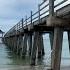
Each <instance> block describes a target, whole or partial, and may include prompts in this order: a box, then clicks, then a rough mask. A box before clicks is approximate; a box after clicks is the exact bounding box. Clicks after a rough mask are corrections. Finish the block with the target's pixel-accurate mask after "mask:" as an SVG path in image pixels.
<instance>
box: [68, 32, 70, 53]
mask: <svg viewBox="0 0 70 70" xmlns="http://www.w3.org/2000/svg"><path fill="white" fill-rule="evenodd" d="M68 43H69V52H70V31H68Z"/></svg>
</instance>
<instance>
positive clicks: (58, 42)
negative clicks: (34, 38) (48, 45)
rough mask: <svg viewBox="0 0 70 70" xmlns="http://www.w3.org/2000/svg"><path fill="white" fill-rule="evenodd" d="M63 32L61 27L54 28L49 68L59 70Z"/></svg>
mask: <svg viewBox="0 0 70 70" xmlns="http://www.w3.org/2000/svg"><path fill="white" fill-rule="evenodd" d="M62 39H63V32H62V29H61V28H58V27H56V28H54V40H53V51H52V53H51V69H52V70H60V64H61V51H62Z"/></svg>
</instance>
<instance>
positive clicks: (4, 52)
mask: <svg viewBox="0 0 70 70" xmlns="http://www.w3.org/2000/svg"><path fill="white" fill-rule="evenodd" d="M46 37H47V38H45V37H44V46H45V56H44V57H43V58H42V59H41V60H38V59H37V60H36V61H37V62H36V66H33V67H32V66H30V58H29V57H28V56H27V57H26V59H22V58H21V57H19V56H17V55H15V54H14V53H12V52H11V51H10V50H9V49H8V48H7V46H6V45H4V44H0V70H47V68H49V67H50V65H51V57H50V55H51V48H50V41H49V35H46ZM61 68H62V69H61V70H70V53H69V47H68V39H67V36H66V35H64V38H63V48H62V59H61ZM65 68H66V69H65ZM68 68H69V69H68Z"/></svg>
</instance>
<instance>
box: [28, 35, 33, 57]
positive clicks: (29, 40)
mask: <svg viewBox="0 0 70 70" xmlns="http://www.w3.org/2000/svg"><path fill="white" fill-rule="evenodd" d="M28 46H29V55H30V56H31V51H32V34H29V35H28Z"/></svg>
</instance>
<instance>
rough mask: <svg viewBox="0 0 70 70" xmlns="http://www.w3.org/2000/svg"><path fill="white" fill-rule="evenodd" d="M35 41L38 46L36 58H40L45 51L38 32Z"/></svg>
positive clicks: (41, 37)
mask: <svg viewBox="0 0 70 70" xmlns="http://www.w3.org/2000/svg"><path fill="white" fill-rule="evenodd" d="M37 43H38V44H37V46H38V58H41V56H42V55H44V54H45V52H44V44H43V36H42V34H40V33H39V35H38V42H37Z"/></svg>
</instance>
